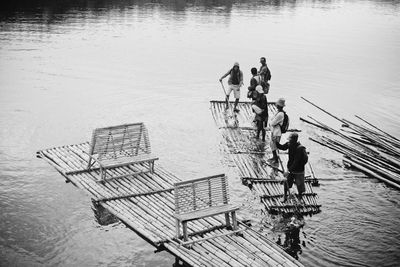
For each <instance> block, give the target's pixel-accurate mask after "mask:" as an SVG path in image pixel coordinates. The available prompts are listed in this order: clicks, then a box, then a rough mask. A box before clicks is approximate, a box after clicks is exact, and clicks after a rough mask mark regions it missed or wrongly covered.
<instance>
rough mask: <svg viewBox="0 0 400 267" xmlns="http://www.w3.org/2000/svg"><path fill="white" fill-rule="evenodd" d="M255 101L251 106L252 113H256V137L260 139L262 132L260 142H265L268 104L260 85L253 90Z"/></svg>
mask: <svg viewBox="0 0 400 267" xmlns="http://www.w3.org/2000/svg"><path fill="white" fill-rule="evenodd" d="M255 89H256V90H255V94H256V97H255V101H254V104H253V105H252V109H253V111H254V112H255V113H256V117H255V121H256V123H257V136H256V138H257V139H258V138H260V133H261V132H262V141H263V142H265V125H266V123H267V121H268V102H267V97H266V96H265V95H264V90H263V88H262V86H261V85H257V86H256V88H255Z"/></svg>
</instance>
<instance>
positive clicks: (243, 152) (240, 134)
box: [211, 101, 321, 215]
mask: <svg viewBox="0 0 400 267" xmlns="http://www.w3.org/2000/svg"><path fill="white" fill-rule="evenodd" d="M232 104H233V102H230V105H232ZM225 107H226V104H225V102H224V101H211V113H212V115H213V118H214V120H215V122H216V124H217V126H218V127H219V129H220V131H221V135H222V137H223V149H224V151H225V152H226V153H227V154H228V155H229V158H230V160H231V161H232V162H233V163H234V164H235V166H236V167H237V168H238V172H239V174H240V177H241V179H242V182H243V184H244V185H247V186H248V187H249V188H250V189H252V190H253V191H254V193H255V194H257V195H258V196H259V197H260V200H261V202H262V203H263V204H264V206H265V208H266V210H267V211H268V212H269V213H295V212H300V213H302V214H303V215H311V214H316V213H319V212H320V211H321V209H320V208H321V205H319V204H318V203H317V194H316V193H314V192H313V189H312V185H317V184H318V180H317V178H316V177H315V174H314V171H313V168H312V166H311V164H310V163H308V164H307V165H306V173H305V177H306V180H305V185H306V191H305V193H304V197H303V201H302V202H299V201H298V200H297V199H295V198H290V197H289V200H288V201H287V202H285V203H282V202H281V199H282V197H283V184H282V182H283V180H284V177H283V175H282V173H283V172H284V170H285V167H286V162H287V154H286V153H281V154H280V158H281V162H280V164H279V165H278V166H272V165H270V164H269V163H268V162H267V158H268V157H270V156H271V150H270V147H269V140H268V138H269V134H268V132H267V135H266V137H267V139H266V142H260V141H259V140H257V139H256V138H255V128H254V127H253V125H252V121H253V118H254V113H253V112H252V109H251V102H239V105H238V108H239V110H240V112H238V113H233V112H232V111H231V109H232V108H231V107H230V108H229V109H225ZM268 110H269V116H270V117H271V116H272V115H273V114H274V113H275V112H276V111H277V109H276V107H275V103H274V102H269V103H268ZM267 130H268V129H267Z"/></svg>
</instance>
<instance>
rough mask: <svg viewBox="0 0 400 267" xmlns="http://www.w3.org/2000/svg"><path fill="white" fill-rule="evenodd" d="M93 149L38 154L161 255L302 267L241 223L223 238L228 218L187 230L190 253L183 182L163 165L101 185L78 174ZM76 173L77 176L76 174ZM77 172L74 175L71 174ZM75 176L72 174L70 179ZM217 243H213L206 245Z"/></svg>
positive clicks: (193, 261)
mask: <svg viewBox="0 0 400 267" xmlns="http://www.w3.org/2000/svg"><path fill="white" fill-rule="evenodd" d="M89 147H90V145H89V143H82V144H76V145H67V146H62V147H56V148H51V149H45V150H41V151H38V152H37V156H38V157H39V158H42V159H44V160H46V161H47V162H48V163H50V164H51V165H52V166H53V167H54V168H55V169H56V170H57V171H58V172H59V173H61V174H62V176H64V177H65V179H67V181H70V182H71V183H73V184H74V185H75V186H77V187H78V188H80V189H82V190H84V191H85V192H86V193H87V194H88V195H89V196H90V197H92V198H93V199H94V200H95V201H97V202H98V203H99V205H101V206H103V207H104V208H106V209H107V210H108V211H109V212H110V213H112V214H113V215H115V216H116V217H118V218H119V219H120V220H121V221H122V222H123V223H124V224H125V225H127V226H128V227H129V228H130V229H132V230H133V231H135V232H136V233H137V234H138V235H140V236H141V237H142V238H144V239H145V240H146V241H147V242H149V243H150V244H152V245H153V246H155V247H156V248H157V251H161V250H167V251H168V252H170V253H171V254H173V255H174V256H175V257H177V258H178V259H180V260H182V261H184V262H185V263H187V264H188V265H191V266H281V267H283V266H302V264H301V263H299V262H298V261H296V260H294V259H293V258H292V257H291V256H289V255H288V254H287V253H286V252H284V251H283V249H281V248H280V247H279V246H278V245H276V244H275V243H274V242H272V241H270V240H268V239H267V238H266V237H265V236H263V235H261V234H260V233H258V232H256V231H254V230H253V229H252V228H250V227H248V226H247V225H245V224H243V223H241V222H240V220H239V222H238V223H239V224H238V229H239V230H241V233H240V234H238V235H235V234H232V235H223V234H225V233H226V231H230V230H228V229H226V228H223V227H219V226H220V225H221V224H223V223H224V221H225V218H224V216H223V215H219V216H215V217H207V218H204V219H200V220H196V221H193V222H190V223H189V224H188V229H189V231H190V232H191V233H192V234H191V235H189V240H190V241H196V240H198V239H200V238H203V240H202V241H200V242H195V243H193V244H192V245H191V247H190V248H187V247H185V246H182V245H180V243H179V242H178V241H177V239H176V237H175V219H174V191H173V184H174V183H175V182H178V181H180V179H178V178H177V177H176V176H174V175H173V174H171V173H169V172H168V171H166V170H165V169H163V168H162V167H160V166H159V165H158V164H157V165H156V166H155V168H154V173H153V174H150V173H148V172H143V173H141V172H140V171H141V170H142V169H144V168H146V166H145V165H144V164H135V165H133V166H121V167H117V168H115V169H110V172H111V173H112V174H113V175H119V176H124V175H126V174H130V173H139V174H137V175H135V176H129V175H128V176H125V177H123V178H119V179H114V180H112V181H107V182H105V183H99V182H96V181H97V179H98V178H97V177H98V176H99V171H100V170H98V169H97V170H96V169H92V170H90V171H87V172H81V171H79V172H76V171H77V170H82V169H84V168H85V167H86V166H87V165H88V159H89V156H88V154H87V151H89ZM74 171H75V173H74ZM71 172H72V173H71ZM68 173H70V174H68ZM208 237H210V238H211V237H212V239H207V238H208Z"/></svg>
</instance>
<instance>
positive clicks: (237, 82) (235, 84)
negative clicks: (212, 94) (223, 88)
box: [219, 62, 243, 112]
mask: <svg viewBox="0 0 400 267" xmlns="http://www.w3.org/2000/svg"><path fill="white" fill-rule="evenodd" d="M228 75H229V79H228V85H229V89H228V92H226V98H225V101H226V109H228V108H229V95H230V94H231V92H232V91H233V95H234V97H235V106H234V107H233V111H235V112H238V111H239V110H238V109H237V105H238V103H239V98H240V86H242V85H243V72H242V71H241V70H240V68H239V63H238V62H235V64H233V67H232V69H230V70H228V72H227V73H225V74H224V75H223V76H222V77H221V78H220V79H219V81H220V82H222V80H223V79H224V78H225V77H226V76H228Z"/></svg>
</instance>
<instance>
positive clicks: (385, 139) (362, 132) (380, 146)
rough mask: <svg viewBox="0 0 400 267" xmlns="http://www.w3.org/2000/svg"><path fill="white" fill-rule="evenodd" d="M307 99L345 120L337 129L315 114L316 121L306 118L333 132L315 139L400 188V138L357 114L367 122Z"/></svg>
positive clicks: (388, 183)
mask: <svg viewBox="0 0 400 267" xmlns="http://www.w3.org/2000/svg"><path fill="white" fill-rule="evenodd" d="M302 99H303V100H304V101H306V102H307V103H309V104H311V105H313V106H314V107H316V108H318V109H319V110H321V111H322V112H324V113H325V114H328V115H329V116H330V117H332V118H334V119H336V120H337V121H339V122H341V123H342V126H341V127H342V128H341V130H336V129H334V128H333V127H330V126H328V125H326V124H324V123H322V122H320V121H318V120H316V119H314V118H312V117H310V116H309V117H310V119H311V120H313V122H311V121H308V120H306V119H304V118H300V119H301V120H302V121H304V122H306V123H308V124H311V125H313V126H316V127H318V128H320V129H322V130H325V131H326V132H328V133H330V135H327V136H321V137H318V138H310V140H311V141H313V142H315V143H318V144H320V145H322V146H324V147H327V148H329V149H331V150H334V151H336V152H338V153H341V154H342V155H343V156H344V159H343V161H344V162H345V163H346V164H347V165H349V166H352V167H354V168H355V169H357V170H359V171H361V172H363V173H365V174H367V175H368V176H371V177H374V178H377V179H378V180H380V181H382V182H384V183H386V184H387V185H390V186H392V187H394V188H397V189H400V139H399V138H397V137H395V136H393V135H390V134H388V133H387V132H385V131H383V130H381V129H379V128H378V127H376V126H375V125H373V124H371V123H369V122H368V121H366V120H365V119H363V118H361V117H359V116H355V117H356V118H357V119H359V120H361V121H362V122H363V124H358V123H355V122H352V121H349V120H346V119H340V118H338V117H336V116H335V115H333V114H331V113H329V112H328V111H326V110H324V109H323V108H321V107H319V106H317V105H316V104H314V103H312V102H311V101H309V100H307V99H305V98H304V97H302Z"/></svg>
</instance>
